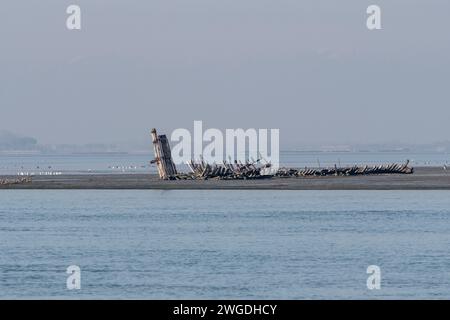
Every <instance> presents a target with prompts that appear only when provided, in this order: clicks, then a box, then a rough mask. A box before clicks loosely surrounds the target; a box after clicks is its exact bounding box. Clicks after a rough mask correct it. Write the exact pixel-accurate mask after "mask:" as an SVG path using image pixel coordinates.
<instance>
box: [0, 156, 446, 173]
mask: <svg viewBox="0 0 450 320" xmlns="http://www.w3.org/2000/svg"><path fill="white" fill-rule="evenodd" d="M153 158H154V156H153V154H150V153H149V154H80V155H76V154H71V155H45V154H44V155H5V154H1V155H0V175H2V174H13V175H16V174H18V173H21V172H22V173H28V174H31V173H34V174H39V173H48V172H61V173H156V167H155V166H154V165H150V164H149V162H150V160H152V159H153ZM408 159H409V160H410V161H411V164H412V165H413V166H442V165H444V164H449V163H450V154H449V153H432V152H429V153H426V152H424V153H413V152H298V151H291V152H287V151H282V152H281V153H280V163H281V165H282V166H287V167H297V168H299V167H300V168H301V167H305V166H308V167H317V166H319V165H320V166H322V167H331V166H334V165H335V164H337V165H342V166H352V165H355V164H358V165H376V164H386V163H393V162H396V163H403V162H405V161H406V160H408ZM178 168H179V169H180V170H181V171H187V170H188V168H187V167H186V166H184V165H179V166H178Z"/></svg>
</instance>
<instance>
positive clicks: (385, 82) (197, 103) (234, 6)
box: [0, 0, 450, 146]
mask: <svg viewBox="0 0 450 320" xmlns="http://www.w3.org/2000/svg"><path fill="white" fill-rule="evenodd" d="M70 4H78V5H80V6H81V9H82V30H81V31H69V30H67V29H66V18H67V14H66V12H65V11H66V8H67V6H68V5H70ZM370 4H378V5H380V6H381V8H382V27H383V29H382V30H379V31H369V30H368V29H367V28H366V18H367V14H366V8H367V6H368V5H370ZM449 12H450V1H448V0H421V1H415V0H396V1H392V0H389V1H387V0H386V1H384V0H371V1H366V0H342V1H334V0H328V1H321V0H270V1H269V0H145V1H143V0H126V1H125V0H123V1H118V0H108V1H107V0H71V1H63V0H41V1H37V0H35V1H30V0H2V1H1V3H0V110H1V118H0V119H1V120H0V121H1V122H0V129H5V130H9V131H12V132H15V133H18V134H23V135H29V136H32V137H35V138H37V139H38V140H39V142H40V143H90V142H115V141H124V140H130V141H145V140H146V139H149V138H148V134H149V130H150V129H151V128H152V127H157V128H158V129H160V131H165V132H167V133H170V132H171V131H172V130H173V129H175V128H180V127H184V128H189V129H190V128H192V125H193V121H194V120H203V122H204V125H205V126H206V127H216V128H239V127H243V128H279V129H280V138H281V141H282V146H295V145H301V144H305V143H308V144H311V143H329V142H332V143H342V144H344V143H354V142H363V143H364V142H365V143H369V142H390V141H401V142H409V143H411V142H431V141H440V140H446V139H450V129H449V128H450V127H449V125H448V122H449V121H450V103H449V96H450V90H449V89H450V86H449V75H450V35H449V31H450V18H449V15H448V13H449Z"/></svg>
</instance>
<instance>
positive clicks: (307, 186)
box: [0, 167, 450, 190]
mask: <svg viewBox="0 0 450 320" xmlns="http://www.w3.org/2000/svg"><path fill="white" fill-rule="evenodd" d="M14 177H17V176H9V178H14ZM4 178H8V177H4ZM6 189H9V190H12V189H16V190H18V189H22V190H23V189H25V190H26V189H28V190H77V189H79V190H86V189H90V190H152V189H154V190H450V170H444V169H443V168H442V167H417V168H415V173H414V174H404V175H402V174H390V175H367V176H349V177H346V176H344V177H342V176H338V177H335V176H327V177H299V178H272V179H262V180H214V179H211V180H182V181H162V180H159V178H158V176H157V175H155V174H82V175H80V174H74V175H59V176H35V177H33V181H32V182H31V183H23V184H13V185H0V190H6Z"/></svg>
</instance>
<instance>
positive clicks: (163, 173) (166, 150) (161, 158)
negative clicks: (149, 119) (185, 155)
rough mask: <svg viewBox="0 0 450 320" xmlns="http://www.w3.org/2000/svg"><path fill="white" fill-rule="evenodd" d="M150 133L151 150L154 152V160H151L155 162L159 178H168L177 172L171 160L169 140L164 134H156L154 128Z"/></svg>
mask: <svg viewBox="0 0 450 320" xmlns="http://www.w3.org/2000/svg"><path fill="white" fill-rule="evenodd" d="M151 133H152V142H153V150H154V152H155V160H153V161H152V162H153V163H156V166H157V168H158V174H159V178H160V179H163V180H169V179H170V178H171V177H173V176H175V175H176V174H177V168H176V166H175V163H173V160H172V153H171V150H170V144H169V140H168V139H167V137H166V135H165V134H163V135H160V136H158V134H157V133H156V129H152V131H151Z"/></svg>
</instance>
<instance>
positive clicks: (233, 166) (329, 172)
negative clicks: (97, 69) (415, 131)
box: [151, 129, 414, 180]
mask: <svg viewBox="0 0 450 320" xmlns="http://www.w3.org/2000/svg"><path fill="white" fill-rule="evenodd" d="M151 134H152V141H153V148H154V151H155V159H154V160H152V161H151V163H156V166H157V168H158V173H159V177H160V178H161V179H163V180H207V179H218V180H246V179H265V178H272V177H278V178H294V177H309V176H359V175H376V174H412V173H414V168H412V167H410V166H409V160H408V161H406V162H405V163H404V164H397V163H393V164H388V165H378V166H353V167H341V168H339V167H338V166H337V165H334V167H331V168H325V169H320V168H306V167H305V168H304V169H295V168H280V169H278V170H273V168H272V165H271V163H270V162H266V161H265V160H264V159H262V158H261V159H257V160H256V161H255V160H253V159H252V161H251V162H250V161H248V160H247V161H246V162H245V163H242V162H240V161H236V160H234V161H232V159H229V161H228V162H227V161H223V163H222V164H216V163H213V164H211V163H207V162H205V161H204V160H203V158H200V159H199V160H191V161H188V162H187V163H186V164H187V165H188V167H189V169H190V171H191V172H189V173H178V172H177V168H176V166H175V164H174V162H173V160H172V154H171V150H170V145H169V140H168V139H167V137H166V135H158V134H157V133H156V129H152V131H151Z"/></svg>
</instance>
